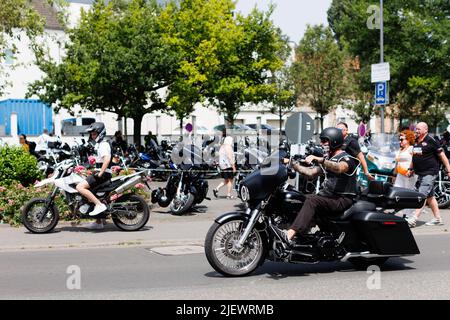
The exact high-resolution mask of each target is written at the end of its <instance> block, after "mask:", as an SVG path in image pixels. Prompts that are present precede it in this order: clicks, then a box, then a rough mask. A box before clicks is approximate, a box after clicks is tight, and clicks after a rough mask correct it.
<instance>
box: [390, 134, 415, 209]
mask: <svg viewBox="0 0 450 320" xmlns="http://www.w3.org/2000/svg"><path fill="white" fill-rule="evenodd" d="M415 138H416V137H415V134H414V132H412V131H411V130H403V131H402V132H401V133H400V135H399V140H400V150H399V151H398V152H397V155H396V157H395V160H396V163H395V169H394V174H396V177H395V184H394V186H395V187H402V188H408V189H414V186H415V184H416V180H417V177H416V176H415V175H411V176H410V175H409V174H408V169H409V167H410V166H411V162H412V156H413V145H414V142H415ZM404 212H405V213H406V214H407V215H408V216H409V215H411V214H412V213H413V210H412V209H405V211H404Z"/></svg>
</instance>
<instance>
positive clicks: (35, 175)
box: [0, 146, 42, 187]
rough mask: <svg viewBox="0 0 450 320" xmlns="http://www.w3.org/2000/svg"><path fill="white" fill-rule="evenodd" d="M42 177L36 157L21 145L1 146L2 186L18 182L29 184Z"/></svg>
mask: <svg viewBox="0 0 450 320" xmlns="http://www.w3.org/2000/svg"><path fill="white" fill-rule="evenodd" d="M40 179H42V173H41V172H40V171H39V169H38V167H37V160H36V157H34V156H33V155H31V154H29V153H28V152H26V151H25V150H23V149H22V148H21V147H12V146H2V147H0V186H4V187H6V186H10V185H14V184H17V183H21V184H22V185H23V186H29V185H32V184H33V183H34V182H35V181H36V180H40Z"/></svg>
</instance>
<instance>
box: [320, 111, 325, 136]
mask: <svg viewBox="0 0 450 320" xmlns="http://www.w3.org/2000/svg"><path fill="white" fill-rule="evenodd" d="M323 118H324V115H323V114H322V113H321V114H320V131H319V133H320V132H322V131H323Z"/></svg>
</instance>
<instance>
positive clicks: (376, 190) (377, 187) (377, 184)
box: [368, 181, 392, 195]
mask: <svg viewBox="0 0 450 320" xmlns="http://www.w3.org/2000/svg"><path fill="white" fill-rule="evenodd" d="M391 188H392V184H390V183H388V182H385V181H370V182H369V190H368V195H387V194H388V193H389V191H390V190H391Z"/></svg>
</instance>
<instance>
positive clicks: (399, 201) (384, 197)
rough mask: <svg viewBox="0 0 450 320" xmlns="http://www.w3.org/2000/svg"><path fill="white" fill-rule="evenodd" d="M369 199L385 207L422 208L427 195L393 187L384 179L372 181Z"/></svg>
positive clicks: (368, 193)
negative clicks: (383, 180)
mask: <svg viewBox="0 0 450 320" xmlns="http://www.w3.org/2000/svg"><path fill="white" fill-rule="evenodd" d="M365 197H366V199H367V201H370V202H372V203H375V204H376V205H377V206H378V207H382V208H385V209H399V210H400V209H407V208H411V209H418V208H422V207H423V205H424V204H425V201H426V196H425V195H424V194H422V193H419V192H417V191H415V190H411V189H406V188H400V187H393V186H392V185H391V184H389V183H386V182H382V181H371V182H370V184H369V188H368V190H367V193H366V194H365Z"/></svg>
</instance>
